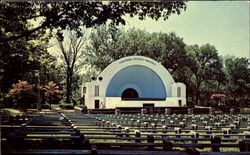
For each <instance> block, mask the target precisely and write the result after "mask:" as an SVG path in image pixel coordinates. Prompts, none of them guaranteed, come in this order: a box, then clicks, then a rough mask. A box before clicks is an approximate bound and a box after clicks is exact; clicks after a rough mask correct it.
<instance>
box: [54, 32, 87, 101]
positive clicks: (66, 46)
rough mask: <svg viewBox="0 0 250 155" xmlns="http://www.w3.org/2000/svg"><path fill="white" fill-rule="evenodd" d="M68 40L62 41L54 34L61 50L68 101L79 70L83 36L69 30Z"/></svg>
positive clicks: (83, 42)
mask: <svg viewBox="0 0 250 155" xmlns="http://www.w3.org/2000/svg"><path fill="white" fill-rule="evenodd" d="M66 36H67V39H68V40H65V41H63V40H62V39H61V38H60V37H59V36H57V35H56V36H55V38H56V40H57V43H58V47H59V49H60V51H61V60H62V61H63V66H64V68H65V71H66V102H67V103H70V102H71V98H72V83H73V79H74V76H75V74H76V72H77V71H79V65H80V66H81V65H82V63H80V62H79V59H80V58H81V57H82V56H83V50H84V46H85V36H82V37H79V38H78V37H77V34H76V33H75V32H72V31H71V32H69V33H68V35H66Z"/></svg>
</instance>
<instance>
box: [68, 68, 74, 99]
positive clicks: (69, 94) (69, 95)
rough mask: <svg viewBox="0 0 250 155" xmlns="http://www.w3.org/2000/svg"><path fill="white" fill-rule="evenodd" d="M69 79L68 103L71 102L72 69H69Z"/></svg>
mask: <svg viewBox="0 0 250 155" xmlns="http://www.w3.org/2000/svg"><path fill="white" fill-rule="evenodd" d="M67 72H68V73H67V81H66V85H67V88H66V89H67V90H66V103H71V94H72V92H71V85H72V76H73V74H72V71H67Z"/></svg>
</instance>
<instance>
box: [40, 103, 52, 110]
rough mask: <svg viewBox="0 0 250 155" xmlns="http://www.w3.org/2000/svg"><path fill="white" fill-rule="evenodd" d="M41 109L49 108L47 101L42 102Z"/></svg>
mask: <svg viewBox="0 0 250 155" xmlns="http://www.w3.org/2000/svg"><path fill="white" fill-rule="evenodd" d="M41 106H42V109H50V105H49V104H48V103H46V104H42V105H41Z"/></svg>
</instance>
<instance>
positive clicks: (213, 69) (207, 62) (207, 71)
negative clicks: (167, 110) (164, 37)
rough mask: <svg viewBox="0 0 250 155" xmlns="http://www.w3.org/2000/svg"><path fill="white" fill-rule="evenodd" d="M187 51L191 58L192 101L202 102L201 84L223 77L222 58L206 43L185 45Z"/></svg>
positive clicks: (197, 103)
mask: <svg viewBox="0 0 250 155" xmlns="http://www.w3.org/2000/svg"><path fill="white" fill-rule="evenodd" d="M187 53H188V56H189V59H190V60H191V61H190V62H191V63H190V65H189V68H190V71H191V73H192V75H191V77H190V83H192V86H191V87H193V88H194V94H195V96H194V98H193V99H194V101H195V104H196V105H199V104H202V98H201V93H202V89H201V88H202V86H203V85H204V83H205V82H208V81H211V80H212V81H218V80H220V77H223V75H224V74H223V70H222V68H223V65H222V60H221V59H220V57H219V56H218V52H217V50H216V48H215V47H214V46H212V45H209V44H206V45H202V46H200V47H199V46H198V45H194V46H188V47H187Z"/></svg>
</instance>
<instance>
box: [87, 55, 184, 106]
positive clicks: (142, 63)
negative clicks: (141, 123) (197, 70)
mask: <svg viewBox="0 0 250 155" xmlns="http://www.w3.org/2000/svg"><path fill="white" fill-rule="evenodd" d="M82 96H83V98H84V102H85V105H86V106H87V108H88V109H115V108H117V107H178V106H185V105H186V86H185V85H184V84H183V83H176V82H175V81H174V79H173V78H172V76H171V75H170V73H169V72H168V70H167V69H165V68H164V67H163V66H162V65H161V64H160V63H158V62H156V61H155V60H152V59H150V58H147V57H144V56H129V57H124V58H121V59H119V60H117V61H114V62H113V63H111V64H110V65H109V66H108V67H106V68H105V69H104V70H103V72H101V74H100V75H99V76H98V77H97V78H96V79H95V80H94V81H91V82H87V83H83V85H82Z"/></svg>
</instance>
